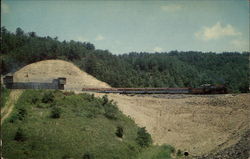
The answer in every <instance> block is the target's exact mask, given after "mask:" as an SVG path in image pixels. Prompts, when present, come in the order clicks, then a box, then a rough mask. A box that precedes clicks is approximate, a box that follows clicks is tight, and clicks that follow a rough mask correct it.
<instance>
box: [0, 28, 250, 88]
mask: <svg viewBox="0 0 250 159" xmlns="http://www.w3.org/2000/svg"><path fill="white" fill-rule="evenodd" d="M1 34H2V39H3V40H2V49H1V59H2V60H1V74H6V73H8V72H12V71H15V70H17V69H19V68H20V67H22V66H25V65H27V64H29V63H33V62H36V61H41V60H45V59H63V60H67V61H71V62H73V63H74V64H76V65H77V66H79V67H80V68H81V69H83V70H84V71H86V72H88V73H90V74H91V75H93V76H95V77H96V78H97V79H99V80H102V81H104V82H107V83H108V84H110V85H111V86H113V87H198V86H200V85H201V84H204V83H211V84H226V85H227V86H228V87H229V89H230V90H231V91H232V92H247V91H248V86H249V83H248V82H249V81H248V79H249V71H248V57H249V52H245V53H238V52H224V53H212V52H209V53H202V52H197V51H187V52H178V51H171V52H168V53H146V52H143V53H136V52H132V53H128V54H123V55H113V54H111V53H110V52H109V51H108V50H99V49H98V50H97V49H95V46H94V45H93V44H91V43H88V42H78V41H73V40H71V41H62V42H60V41H59V40H58V39H57V37H55V38H52V37H49V36H47V37H40V36H37V35H36V33H35V32H29V33H25V32H24V31H23V30H22V29H21V28H17V29H16V32H15V33H11V32H9V31H8V30H7V29H6V28H4V27H2V28H1Z"/></svg>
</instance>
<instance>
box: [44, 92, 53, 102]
mask: <svg viewBox="0 0 250 159" xmlns="http://www.w3.org/2000/svg"><path fill="white" fill-rule="evenodd" d="M54 98H55V97H54V95H53V93H52V92H45V93H44V95H43V98H42V102H43V103H52V102H53V101H54Z"/></svg>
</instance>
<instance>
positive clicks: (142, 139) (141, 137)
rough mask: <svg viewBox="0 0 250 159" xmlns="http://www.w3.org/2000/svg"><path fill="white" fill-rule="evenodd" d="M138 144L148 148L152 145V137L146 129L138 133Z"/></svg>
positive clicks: (141, 129) (140, 129)
mask: <svg viewBox="0 0 250 159" xmlns="http://www.w3.org/2000/svg"><path fill="white" fill-rule="evenodd" d="M136 142H137V143H138V144H139V145H140V146H141V147H148V146H149V145H151V144H152V138H151V135H150V134H149V133H148V132H147V130H146V129H145V127H142V128H139V130H138V132H137V138H136Z"/></svg>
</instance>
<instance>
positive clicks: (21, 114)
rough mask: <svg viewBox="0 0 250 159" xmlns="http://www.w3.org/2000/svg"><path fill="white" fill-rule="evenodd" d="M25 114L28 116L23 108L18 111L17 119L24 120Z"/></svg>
mask: <svg viewBox="0 0 250 159" xmlns="http://www.w3.org/2000/svg"><path fill="white" fill-rule="evenodd" d="M27 114H28V113H27V110H26V109H25V108H24V107H22V108H19V109H18V118H19V120H24V119H25V117H26V116H27Z"/></svg>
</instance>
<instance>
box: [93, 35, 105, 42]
mask: <svg viewBox="0 0 250 159" xmlns="http://www.w3.org/2000/svg"><path fill="white" fill-rule="evenodd" d="M104 39H105V38H104V37H103V36H102V35H100V34H99V35H97V37H96V38H95V41H100V40H104Z"/></svg>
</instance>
